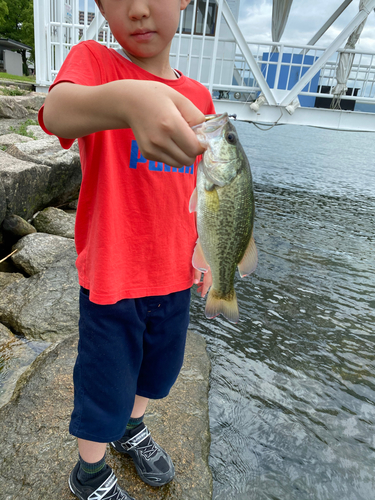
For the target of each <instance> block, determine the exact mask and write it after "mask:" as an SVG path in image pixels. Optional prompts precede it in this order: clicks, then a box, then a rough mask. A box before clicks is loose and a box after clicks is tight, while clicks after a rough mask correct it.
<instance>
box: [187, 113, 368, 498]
mask: <svg viewBox="0 0 375 500" xmlns="http://www.w3.org/2000/svg"><path fill="white" fill-rule="evenodd" d="M236 127H237V130H238V132H239V135H240V138H241V142H242V144H243V145H244V147H245V150H246V152H247V154H248V157H249V159H250V163H251V166H252V172H253V177H254V181H255V195H256V223H255V240H256V243H257V247H258V252H259V265H258V268H257V270H256V272H255V274H253V275H252V276H251V277H248V278H246V279H244V280H241V279H240V278H236V283H235V287H236V290H237V295H238V299H239V306H240V316H241V319H240V322H239V323H238V324H237V325H233V324H231V323H229V322H228V321H226V320H225V319H223V318H222V317H219V318H216V319H214V320H207V319H206V318H205V316H204V313H203V311H204V301H202V299H200V298H199V297H198V296H195V297H194V299H193V302H192V309H191V325H190V327H191V328H192V329H193V330H195V331H198V332H200V333H202V334H203V335H204V337H205V338H206V340H207V344H208V352H209V356H210V358H211V363H212V372H211V388H210V396H209V407H210V426H211V433H212V444H211V454H210V466H211V468H212V471H213V477H214V499H215V500H219V499H220V500H224V499H225V500H247V499H254V500H266V499H267V500H271V499H272V500H276V499H279V500H307V499H308V500H361V499H363V500H375V472H374V471H375V362H374V361H375V333H374V324H375V312H374V306H375V252H374V248H375V245H374V243H375V229H374V227H375V224H374V223H375V216H374V214H375V168H374V167H375V160H374V158H375V155H374V153H375V145H374V134H365V133H344V132H336V131H327V130H322V129H313V128H306V127H292V126H284V127H275V128H273V129H272V130H269V131H267V132H263V131H260V130H258V129H257V128H255V127H254V126H253V125H250V124H246V123H241V122H237V124H236Z"/></svg>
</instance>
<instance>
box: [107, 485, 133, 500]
mask: <svg viewBox="0 0 375 500" xmlns="http://www.w3.org/2000/svg"><path fill="white" fill-rule="evenodd" d="M126 498H128V497H124V495H123V494H122V492H121V491H120V489H119V488H118V486H117V484H116V485H115V489H114V492H113V494H111V495H110V496H109V497H107V499H108V500H110V499H113V500H124V499H126Z"/></svg>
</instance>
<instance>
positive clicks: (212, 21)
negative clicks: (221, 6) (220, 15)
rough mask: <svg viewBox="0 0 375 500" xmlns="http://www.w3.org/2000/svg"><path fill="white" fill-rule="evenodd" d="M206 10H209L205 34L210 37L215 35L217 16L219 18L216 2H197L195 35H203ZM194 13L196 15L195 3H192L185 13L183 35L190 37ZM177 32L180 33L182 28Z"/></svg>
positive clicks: (212, 0) (211, 0) (213, 0)
mask: <svg viewBox="0 0 375 500" xmlns="http://www.w3.org/2000/svg"><path fill="white" fill-rule="evenodd" d="M206 8H207V9H208V12H207V22H206V27H205V28H206V29H205V34H206V35H208V36H214V35H215V26H216V16H217V4H216V2H215V0H197V2H196V12H195V26H194V35H203V31H204V18H205V15H206ZM193 13H194V3H190V4H189V5H188V6H187V8H186V9H185V12H184V19H183V24H182V33H185V34H189V35H190V34H191V27H192V24H193ZM177 31H178V32H179V31H180V27H178V30H177Z"/></svg>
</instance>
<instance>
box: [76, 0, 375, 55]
mask: <svg viewBox="0 0 375 500" xmlns="http://www.w3.org/2000/svg"><path fill="white" fill-rule="evenodd" d="M341 3H342V0H314V2H312V1H311V0H294V1H293V4H292V7H291V10H290V15H289V19H288V22H287V25H286V28H285V31H284V34H283V37H282V39H281V41H282V42H286V43H291V42H294V43H298V44H306V43H307V42H308V41H309V40H310V39H311V38H312V37H313V36H314V35H315V33H316V32H317V31H318V30H319V29H320V27H321V26H322V25H323V24H324V23H325V21H326V20H327V19H328V18H329V17H330V16H331V14H333V12H334V11H335V10H336V9H337V7H338V6H339V5H340V4H341ZM312 4H313V5H312ZM88 5H89V10H90V11H94V0H88ZM358 6H359V0H353V2H352V3H351V4H350V5H349V7H347V9H346V10H345V11H344V12H343V13H342V14H341V16H340V17H339V19H337V21H336V22H335V23H334V25H333V26H332V27H331V28H329V30H328V31H327V33H326V34H325V35H324V36H323V37H322V38H321V39H320V41H319V42H317V44H316V45H318V46H323V47H326V46H327V45H329V43H330V42H332V41H333V40H334V39H335V38H336V37H337V35H338V34H339V33H340V32H341V30H342V29H343V28H344V27H345V26H346V25H347V24H348V23H349V22H350V21H351V19H352V17H354V16H355V15H356V14H357V12H358ZM80 8H83V0H80ZM271 22H272V0H240V12H239V23H238V24H239V26H240V28H241V31H242V33H243V34H244V36H245V38H246V40H249V41H255V40H258V41H259V42H271V41H272V35H271ZM357 49H358V50H368V51H372V52H375V12H374V11H373V12H371V14H370V15H369V16H368V19H367V23H366V25H365V28H364V30H363V32H362V35H361V38H360V40H359V42H358V44H357Z"/></svg>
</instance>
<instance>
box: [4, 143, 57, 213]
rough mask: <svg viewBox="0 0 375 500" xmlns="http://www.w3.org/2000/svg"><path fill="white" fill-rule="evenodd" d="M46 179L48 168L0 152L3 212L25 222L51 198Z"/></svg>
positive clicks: (47, 177)
mask: <svg viewBox="0 0 375 500" xmlns="http://www.w3.org/2000/svg"><path fill="white" fill-rule="evenodd" d="M50 175H51V169H50V167H47V166H46V165H36V164H35V163H31V162H28V161H22V160H17V159H16V158H13V157H12V156H10V155H9V154H8V153H4V151H1V150H0V185H2V186H3V189H4V191H5V196H4V198H3V199H4V200H5V207H6V210H7V212H8V213H13V214H16V215H19V216H21V217H23V218H24V219H29V218H30V217H31V216H32V215H33V214H34V213H35V212H36V211H38V210H40V209H41V208H44V207H45V206H46V205H48V203H49V201H50V200H51V198H54V197H55V196H54V195H55V192H54V190H53V189H51V187H52V186H51V183H50ZM0 189H1V188H0ZM1 199H2V198H1V197H0V200H1ZM0 203H1V202H0Z"/></svg>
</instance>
